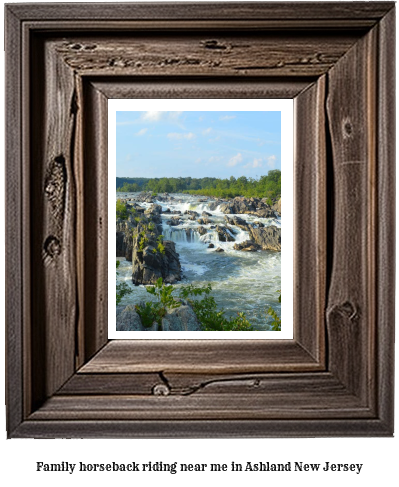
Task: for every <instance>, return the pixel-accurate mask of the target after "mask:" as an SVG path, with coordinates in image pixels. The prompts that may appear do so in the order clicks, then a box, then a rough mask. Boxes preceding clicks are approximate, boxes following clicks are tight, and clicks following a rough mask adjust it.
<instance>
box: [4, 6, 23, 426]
mask: <svg viewBox="0 0 399 487" xmlns="http://www.w3.org/2000/svg"><path fill="white" fill-rule="evenodd" d="M5 14H6V37H5V41H6V44H5V49H6V52H7V56H6V63H5V69H6V72H7V73H8V76H7V79H6V91H7V98H6V105H5V117H6V119H7V120H8V123H9V124H10V126H12V127H14V130H13V131H12V132H10V131H9V132H7V136H6V145H5V160H6V161H8V164H7V165H6V173H5V178H6V181H7V185H6V194H5V211H6V221H7V223H8V224H7V226H6V235H5V239H6V240H5V246H6V256H5V273H6V280H7V285H6V286H5V290H6V297H5V299H6V315H5V319H6V345H7V351H6V370H7V385H6V400H7V404H8V407H7V423H8V428H9V429H8V431H12V430H13V429H15V428H16V427H17V426H18V425H19V424H20V422H21V421H22V418H23V401H24V384H23V365H24V364H23V363H22V362H21V357H22V353H23V326H24V323H25V319H26V316H24V307H25V297H26V295H24V290H26V287H25V286H24V284H23V283H24V277H25V276H24V264H25V259H24V257H25V256H24V251H23V236H24V237H26V235H24V226H23V224H24V223H25V222H26V220H27V215H26V214H25V213H24V209H25V208H24V205H23V194H24V192H23V183H24V176H25V175H24V174H23V172H22V171H23V170H22V167H23V166H22V146H21V140H22V116H21V115H22V103H23V100H22V99H21V96H20V92H21V80H22V76H21V65H20V64H18V63H14V62H13V61H12V60H13V59H14V58H15V57H18V55H19V52H20V50H21V45H22V36H21V32H20V23H19V20H18V18H17V17H16V16H15V15H14V14H13V13H12V12H11V11H9V10H6V12H5ZM12 221H14V222H15V224H14V225H10V224H9V223H10V222H12Z"/></svg>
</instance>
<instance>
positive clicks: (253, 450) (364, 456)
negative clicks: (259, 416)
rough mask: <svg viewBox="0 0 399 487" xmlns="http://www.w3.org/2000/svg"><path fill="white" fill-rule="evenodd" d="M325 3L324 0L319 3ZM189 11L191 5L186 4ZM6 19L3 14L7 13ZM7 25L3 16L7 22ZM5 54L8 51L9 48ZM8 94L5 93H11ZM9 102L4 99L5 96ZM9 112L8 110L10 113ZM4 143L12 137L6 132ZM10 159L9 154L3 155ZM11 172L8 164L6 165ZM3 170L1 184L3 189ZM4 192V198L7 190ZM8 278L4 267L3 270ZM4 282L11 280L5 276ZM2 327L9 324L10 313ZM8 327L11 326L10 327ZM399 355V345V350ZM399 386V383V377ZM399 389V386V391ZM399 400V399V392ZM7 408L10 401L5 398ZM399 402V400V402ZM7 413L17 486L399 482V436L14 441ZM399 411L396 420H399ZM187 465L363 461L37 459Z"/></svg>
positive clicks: (4, 465)
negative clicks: (108, 469)
mask: <svg viewBox="0 0 399 487" xmlns="http://www.w3.org/2000/svg"><path fill="white" fill-rule="evenodd" d="M318 1H320V0H318ZM183 8H184V7H183ZM1 15H3V11H2V12H1ZM0 22H1V25H4V24H3V18H2V19H0ZM2 51H3V50H2ZM1 55H2V63H1V65H2V73H1V81H0V82H1V83H2V89H3V90H4V76H3V73H4V53H3V52H2V53H1ZM3 93H4V91H3ZM1 103H2V104H3V96H2V97H1ZM3 113H4V112H3ZM3 119H4V117H1V123H2V128H3V130H2V133H3V134H4V124H3ZM3 140H4V135H3ZM1 158H2V160H4V155H3V154H1ZM2 166H3V167H4V164H3V165H2ZM3 173H4V170H3V171H0V174H1V184H2V185H3V179H4V178H3ZM1 193H2V194H4V190H3V186H1ZM3 204H4V198H1V205H2V207H1V209H0V215H1V219H2V220H1V224H2V226H1V229H3V228H4V227H3V225H4V216H3V215H4V208H3ZM0 242H1V249H0V250H1V251H2V255H3V256H4V232H3V231H2V232H1V239H0ZM1 268H2V269H1V270H2V273H3V269H4V266H1ZM2 277H3V276H2ZM0 282H1V286H2V292H1V293H0V298H1V302H0V305H1V306H0V309H1V310H4V278H2V279H1V281H0ZM1 323H2V325H3V327H4V315H3V316H2V320H1ZM3 330H4V328H3ZM0 337H1V350H2V352H3V351H4V332H2V333H0ZM396 356H397V357H398V356H399V354H398V346H396ZM1 362H2V364H1V366H2V373H1V381H2V383H1V384H0V391H1V394H2V395H3V397H4V382H3V381H4V374H3V367H4V360H2V361H1ZM396 382H398V381H397V380H396ZM396 390H398V386H397V387H396ZM396 397H397V394H396ZM0 403H1V404H4V400H1V401H0ZM397 403H398V401H397V400H396V404H397ZM2 411H3V414H0V421H1V425H2V427H1V432H2V441H1V442H0V448H1V451H0V459H1V466H0V467H1V470H0V472H1V478H2V480H4V481H5V482H7V483H8V482H10V483H12V484H13V485H23V484H28V483H29V485H40V486H51V487H53V485H54V483H55V482H56V483H57V485H58V486H64V485H68V486H69V485H71V482H73V484H74V486H80V485H82V486H83V485H87V483H89V482H93V483H94V482H96V484H97V485H101V486H102V485H104V486H105V485H109V483H110V482H114V483H115V482H118V485H121V486H122V485H123V486H132V485H143V484H146V485H150V486H153V485H155V484H156V483H160V482H162V485H174V486H176V485H187V483H188V482H189V483H190V485H192V486H197V485H201V486H202V485H203V484H204V483H207V484H209V485H215V484H216V483H220V482H223V483H228V484H229V485H240V486H241V485H242V484H243V483H245V484H247V485H251V486H256V487H257V486H265V485H273V486H274V485H276V484H277V485H283V486H285V485H293V484H294V485H295V486H296V487H297V486H305V485H306V486H319V485H320V484H322V485H323V486H324V487H329V486H334V487H336V485H340V486H344V487H345V486H351V487H357V486H365V485H369V484H373V485H374V486H375V485H387V486H394V485H398V480H399V473H398V463H399V462H398V459H399V448H398V447H399V441H398V439H397V438H395V439H393V438H380V439H378V438H359V439H353V438H352V439H350V438H349V439H348V438H320V439H311V438H309V439H236V440H235V439H233V440H232V439H228V440H225V439H220V440H215V439H207V440H69V441H67V440H27V439H25V440H6V433H5V409H3V410H2ZM398 417H399V416H398V407H397V406H396V418H398ZM150 460H151V461H153V462H155V461H163V462H174V461H177V462H186V463H200V462H201V463H207V464H210V463H227V464H230V462H231V461H235V462H237V463H245V462H247V461H252V462H259V461H263V462H266V461H269V462H280V463H281V462H284V463H286V462H288V461H291V462H295V461H302V462H308V463H324V462H326V461H328V462H335V463H363V468H362V471H361V473H360V474H359V475H357V474H355V473H325V472H323V473H320V472H318V473H299V472H291V473H289V472H287V473H278V472H277V473H266V472H253V473H248V472H246V473H244V472H242V473H239V472H238V473H237V472H225V473H210V472H205V473H197V474H193V473H177V474H176V475H171V474H169V473H167V472H165V473H149V474H144V473H125V474H123V473H119V474H118V473H117V474H115V473H79V472H75V473H74V474H73V475H70V474H68V473H38V472H36V471H35V468H36V462H37V461H43V462H47V463H59V462H62V461H68V462H71V463H78V462H79V461H82V462H85V463H106V462H112V461H115V462H125V463H127V462H131V461H136V462H139V463H145V462H148V461H150Z"/></svg>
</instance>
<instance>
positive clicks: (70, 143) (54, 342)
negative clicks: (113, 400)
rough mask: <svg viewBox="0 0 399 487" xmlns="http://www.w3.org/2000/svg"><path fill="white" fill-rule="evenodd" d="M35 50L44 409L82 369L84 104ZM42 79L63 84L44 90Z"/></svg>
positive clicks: (37, 383) (37, 354)
mask: <svg viewBox="0 0 399 487" xmlns="http://www.w3.org/2000/svg"><path fill="white" fill-rule="evenodd" d="M35 48H36V51H34V52H35V54H36V62H35V64H34V66H32V69H31V80H32V93H31V117H32V118H31V134H32V136H31V159H32V160H33V161H35V171H32V195H31V227H32V247H31V248H32V275H31V279H32V281H31V282H32V320H33V322H32V345H31V348H32V387H33V390H34V394H33V395H34V397H33V400H32V401H33V404H39V403H40V402H41V401H43V400H44V399H45V398H46V397H49V396H51V395H52V394H53V393H54V391H56V390H57V389H58V388H59V387H60V386H61V385H62V384H63V383H64V382H65V380H66V379H68V378H69V377H70V376H71V375H72V374H73V372H74V370H75V364H74V361H75V332H76V330H75V327H76V323H77V318H78V307H77V299H76V296H77V289H76V281H77V268H76V186H75V171H74V162H75V161H74V144H75V135H76V111H77V105H76V89H75V88H76V87H75V80H74V76H73V73H72V72H71V71H70V69H69V67H68V66H66V65H65V63H63V62H62V61H61V60H60V59H59V57H58V56H57V55H56V53H55V52H54V51H53V50H52V49H51V46H48V45H46V44H44V45H42V43H41V42H40V41H39V42H38V43H37V44H36V45H34V49H35ZM46 49H47V51H46ZM43 79H49V80H51V79H52V80H54V81H56V82H55V83H52V84H50V85H48V86H47V87H45V86H44V85H43V83H42V80H43ZM45 88H46V89H45ZM46 107H53V109H51V110H49V109H46Z"/></svg>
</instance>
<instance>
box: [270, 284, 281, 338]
mask: <svg viewBox="0 0 399 487" xmlns="http://www.w3.org/2000/svg"><path fill="white" fill-rule="evenodd" d="M279 293H280V294H279V297H278V302H279V303H281V291H279ZM267 314H268V315H270V316H271V317H272V318H273V321H272V322H271V323H270V326H271V331H281V317H280V316H279V315H278V314H277V313H276V310H274V309H273V308H272V307H271V306H269V309H268V310H267Z"/></svg>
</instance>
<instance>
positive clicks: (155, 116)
mask: <svg viewBox="0 0 399 487" xmlns="http://www.w3.org/2000/svg"><path fill="white" fill-rule="evenodd" d="M162 113H163V112H155V111H154V112H144V113H143V114H142V115H141V118H142V119H143V120H148V121H149V122H158V121H159V120H161V117H162Z"/></svg>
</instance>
